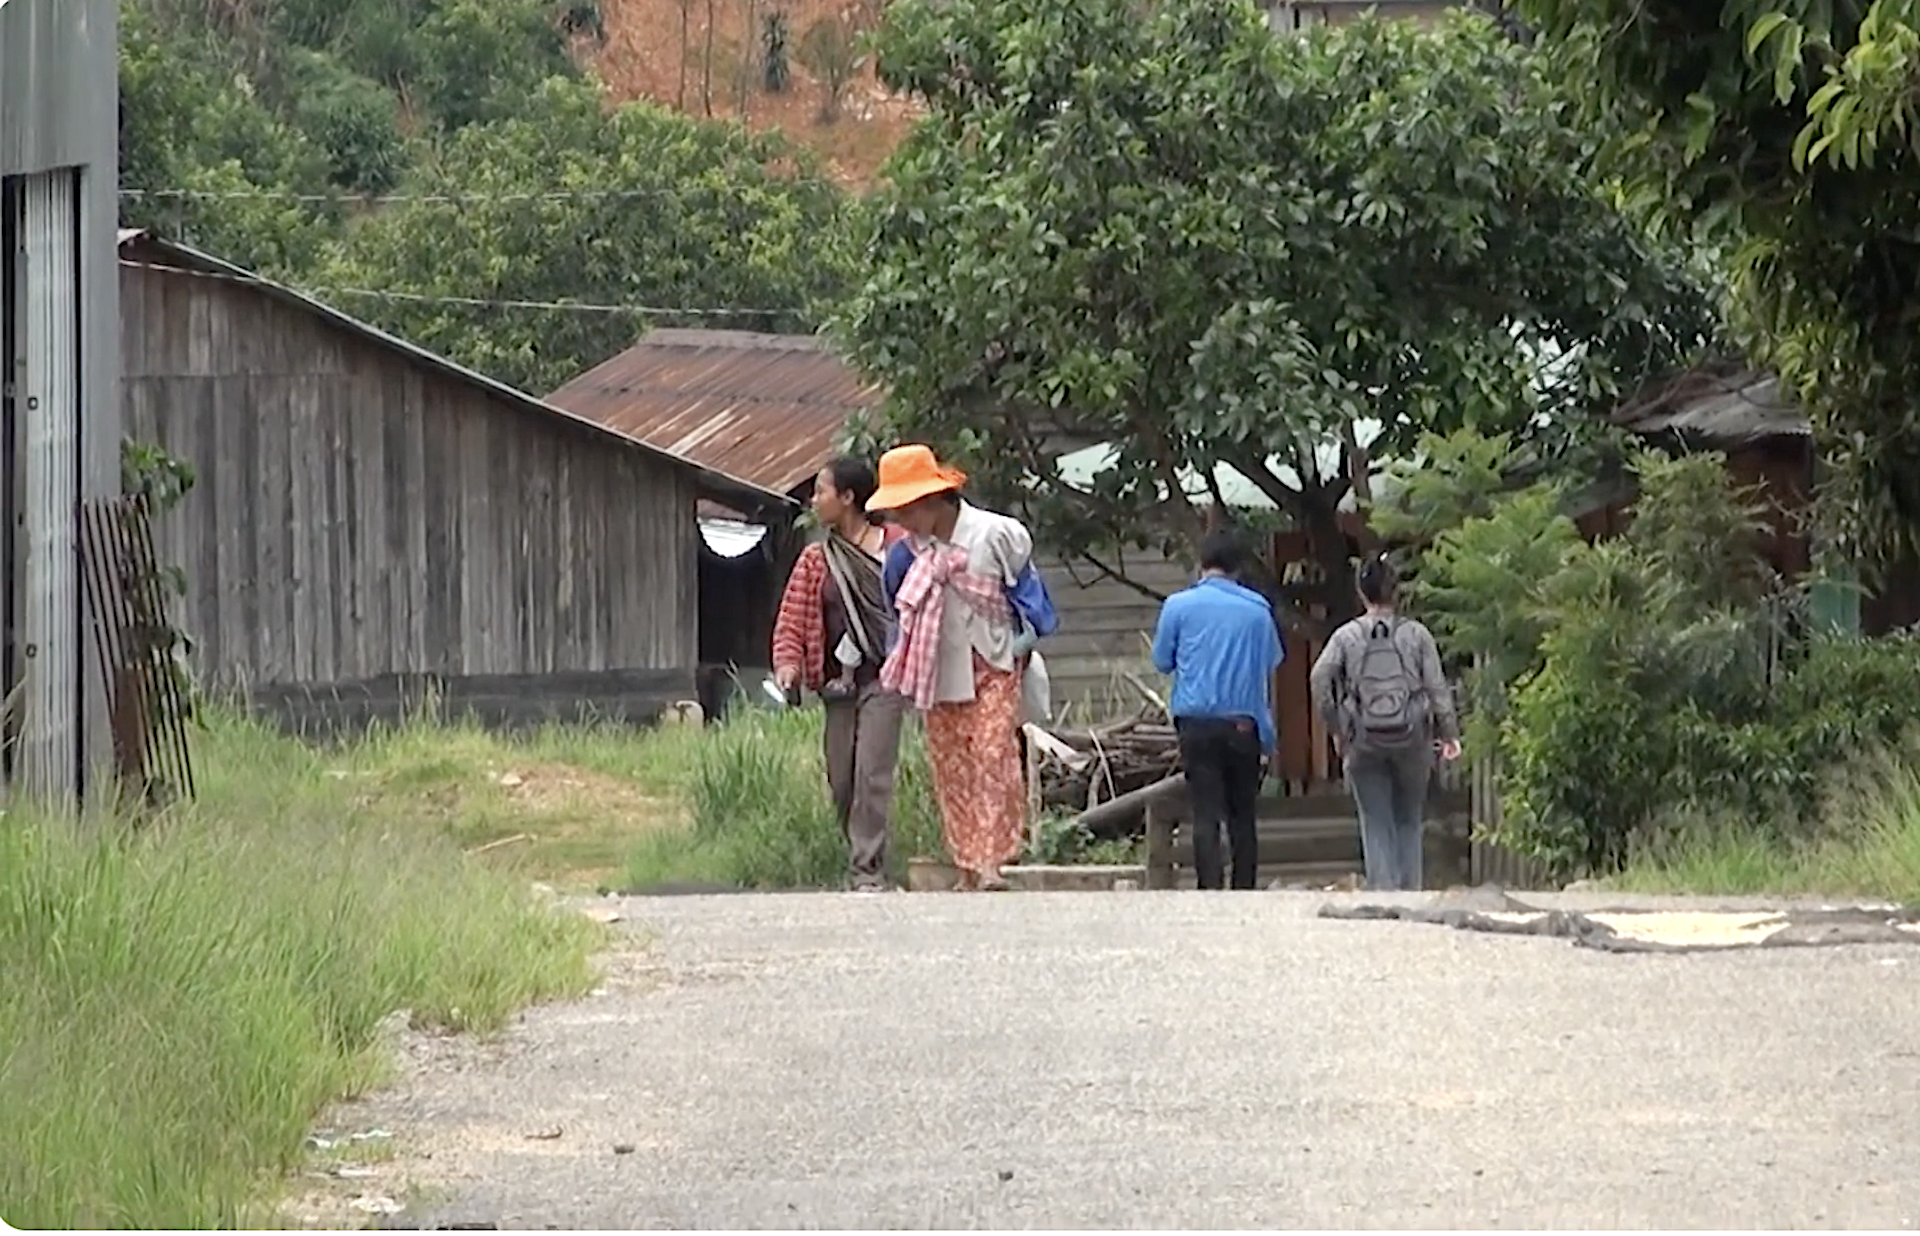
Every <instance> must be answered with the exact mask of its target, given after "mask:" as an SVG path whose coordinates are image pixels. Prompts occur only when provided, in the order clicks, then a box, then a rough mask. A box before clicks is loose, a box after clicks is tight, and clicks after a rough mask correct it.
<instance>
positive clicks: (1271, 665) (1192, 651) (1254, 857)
mask: <svg viewBox="0 0 1920 1236" xmlns="http://www.w3.org/2000/svg"><path fill="white" fill-rule="evenodd" d="M1246 565H1247V552H1246V550H1245V549H1244V548H1243V547H1242V546H1241V544H1240V542H1239V540H1238V539H1237V538H1235V537H1234V536H1233V535H1232V534H1231V533H1225V532H1219V533H1214V534H1213V535H1211V536H1209V537H1208V538H1207V539H1206V541H1205V543H1204V544H1202V546H1201V549H1200V580H1199V582H1198V583H1196V584H1194V585H1193V587H1191V588H1188V589H1186V590H1185V591H1183V592H1177V593H1175V594H1174V595H1172V596H1170V597H1168V598H1167V602H1166V604H1165V605H1163V606H1161V608H1160V623H1159V626H1158V628H1157V629H1156V630H1155V631H1154V635H1153V666H1154V668H1155V669H1157V670H1159V671H1160V672H1161V673H1163V674H1171V675H1172V676H1173V702H1172V704H1171V711H1172V713H1173V723H1174V726H1175V728H1176V730H1177V731H1178V733H1179V735H1180V760H1181V763H1182V764H1183V765H1184V766H1185V769H1186V774H1187V799H1188V802H1189V803H1190V804H1191V805H1192V809H1193V868H1194V875H1195V877H1196V878H1197V879H1198V882H1199V884H1200V887H1201V888H1219V887H1221V874H1222V873H1221V861H1220V829H1221V825H1223V824H1224V825H1225V826H1226V833H1227V842H1228V844H1229V846H1230V848H1231V851H1232V858H1233V887H1234V888H1252V887H1254V885H1255V882H1256V880H1257V878H1258V875H1259V863H1260V853H1259V848H1260V843H1259V836H1258V833H1257V831H1256V830H1255V827H1254V811H1255V800H1256V799H1257V798H1258V796H1259V793H1260V781H1261V778H1262V776H1263V770H1264V768H1265V764H1266V757H1267V755H1268V754H1269V753H1270V752H1272V751H1273V750H1274V746H1275V734H1274V726H1273V705H1272V683H1273V674H1274V671H1275V670H1276V669H1278V668H1279V666H1280V660H1281V658H1282V657H1284V656H1285V655H1286V653H1285V649H1284V648H1283V647H1282V646H1281V643H1280V629H1279V627H1278V625H1276V624H1275V622H1274V620H1273V607H1272V605H1270V604H1269V603H1268V601H1267V599H1266V598H1265V597H1263V596H1261V595H1260V594H1259V593H1257V592H1255V591H1254V590H1253V589H1251V588H1248V587H1245V586H1244V585H1242V584H1240V583H1238V582H1237V580H1236V578H1235V577H1236V576H1238V575H1239V574H1240V573H1241V571H1242V570H1243V568H1244V567H1245V566H1246Z"/></svg>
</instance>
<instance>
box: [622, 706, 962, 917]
mask: <svg viewBox="0 0 1920 1236" xmlns="http://www.w3.org/2000/svg"><path fill="white" fill-rule="evenodd" d="M823 725H824V714H823V713H822V711H821V710H820V709H818V708H801V709H788V710H784V711H779V712H770V711H765V710H758V709H740V710H738V711H735V712H734V713H732V714H731V715H729V716H728V717H727V718H726V719H724V720H722V721H720V722H719V723H717V724H715V725H713V726H711V727H709V728H708V729H707V730H706V731H705V732H704V734H702V735H701V736H700V738H699V739H698V741H696V742H695V743H694V744H693V745H692V747H691V749H690V750H689V751H688V753H687V757H686V762H685V766H684V779H683V781H682V793H683V796H684V800H685V804H686V809H687V818H686V820H685V821H684V822H683V823H679V824H677V825H672V826H667V827H662V828H659V829H656V830H654V831H652V832H649V833H645V834H643V835H641V836H639V837H637V838H636V839H635V842H634V848H633V850H632V852H631V854H630V857H629V859H628V863H627V884H628V886H629V887H632V888H638V889H646V888H659V887H670V886H687V885H693V886H718V887H725V888H748V889H791V888H832V887H837V886H838V885H839V884H840V883H841V882H842V881H843V880H844V878H845V875H846V868H847V848H846V842H845V840H844V839H842V837H841V835H840V827H839V825H838V824H836V823H835V822H834V818H833V808H832V804H831V803H830V802H829V801H828V798H827V784H826V772H825V765H824V763H823V757H822V754H821V737H822V726H823ZM888 848H889V855H890V862H891V865H892V866H893V868H894V872H893V874H894V875H895V877H896V878H902V877H904V874H905V869H906V860H907V859H909V858H911V857H915V856H918V855H923V854H937V853H939V852H940V851H941V847H940V823H939V813H938V809H937V808H936V807H935V805H934V802H933V791H932V785H931V782H930V780H929V774H928V772H927V764H926V751H925V746H924V744H923V742H922V740H921V732H920V727H919V725H918V724H917V723H916V722H913V721H909V722H908V725H907V730H906V732H905V733H904V734H903V735H902V738H901V756H900V765H899V772H898V777H897V780H896V785H895V791H894V832H893V836H892V838H891V843H890V845H889V847H888Z"/></svg>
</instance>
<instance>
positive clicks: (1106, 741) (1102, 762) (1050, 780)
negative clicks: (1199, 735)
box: [1027, 705, 1180, 815]
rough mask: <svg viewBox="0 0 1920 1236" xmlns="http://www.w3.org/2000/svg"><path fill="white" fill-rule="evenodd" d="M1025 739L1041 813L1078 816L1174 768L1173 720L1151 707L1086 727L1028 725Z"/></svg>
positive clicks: (1176, 744) (1177, 759) (1167, 774)
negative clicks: (1049, 727) (1044, 727)
mask: <svg viewBox="0 0 1920 1236" xmlns="http://www.w3.org/2000/svg"><path fill="white" fill-rule="evenodd" d="M1027 737H1028V742H1029V744H1030V745H1031V746H1032V748H1033V758H1034V761H1035V764H1036V766H1037V773H1038V777H1039V782H1040V806H1041V809H1042V810H1045V811H1057V812H1060V813H1063V814H1069V815H1078V814H1079V813H1080V812H1082V811H1085V810H1087V809H1088V808H1089V807H1096V806H1098V805H1100V804H1101V803H1104V802H1108V801H1111V800H1112V799H1115V798H1118V797H1119V796H1120V795H1122V794H1126V793H1129V792H1130V791H1133V790H1137V789H1140V788H1142V787H1144V786H1149V785H1153V784H1154V783H1156V782H1159V781H1163V780H1165V779H1166V778H1167V777H1170V776H1172V775H1173V774H1174V773H1176V772H1178V771H1180V743H1179V741H1178V739H1177V738H1176V737H1175V736H1174V730H1173V723H1172V722H1171V721H1169V720H1168V718H1167V714H1166V712H1165V711H1164V710H1163V709H1161V708H1159V707H1157V706H1153V705H1149V706H1147V707H1145V708H1142V709H1141V710H1140V712H1139V714H1138V715H1136V716H1133V717H1128V718H1126V719H1124V720H1120V721H1113V722H1109V723H1108V724H1106V725H1098V726H1094V727H1092V728H1090V729H1041V728H1039V727H1037V726H1029V727H1028V729H1027Z"/></svg>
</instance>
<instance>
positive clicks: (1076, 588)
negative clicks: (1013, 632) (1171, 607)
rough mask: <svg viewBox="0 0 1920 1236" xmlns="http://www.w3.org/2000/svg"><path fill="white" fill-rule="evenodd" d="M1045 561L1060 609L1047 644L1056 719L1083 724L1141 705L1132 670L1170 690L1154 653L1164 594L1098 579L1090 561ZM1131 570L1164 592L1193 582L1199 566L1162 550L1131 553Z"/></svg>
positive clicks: (1137, 578) (1050, 588)
mask: <svg viewBox="0 0 1920 1236" xmlns="http://www.w3.org/2000/svg"><path fill="white" fill-rule="evenodd" d="M1040 568H1041V573H1042V574H1043V575H1045V577H1046V581H1047V590H1048V591H1049V592H1051V593H1052V594H1053V603H1054V607H1055V608H1056V609H1058V610H1059V611H1060V630H1059V631H1058V632H1057V633H1056V634H1054V635H1052V636H1050V637H1049V638H1048V639H1047V641H1046V642H1045V644H1044V645H1042V648H1041V651H1042V652H1043V653H1044V654H1045V655H1046V659H1047V673H1048V676H1049V678H1050V680H1051V682H1052V686H1053V700H1054V719H1055V720H1056V721H1061V722H1063V723H1065V724H1072V725H1078V724H1082V723H1086V722H1098V721H1102V720H1106V719H1108V718H1110V717H1113V716H1117V715H1123V714H1129V713H1133V712H1135V711H1137V710H1138V709H1139V707H1140V705H1141V703H1142V700H1141V696H1140V693H1139V692H1138V691H1135V690H1134V689H1133V688H1132V687H1129V686H1127V685H1126V683H1125V682H1124V681H1122V680H1121V678H1120V674H1121V673H1122V672H1125V671H1131V672H1133V673H1135V674H1138V675H1139V676H1140V677H1141V679H1142V680H1143V681H1145V682H1146V683H1147V684H1148V685H1149V686H1152V687H1153V688H1154V689H1155V690H1158V691H1164V690H1165V689H1166V684H1165V682H1164V680H1162V679H1160V677H1159V676H1158V675H1156V674H1154V673H1153V668H1152V665H1151V663H1150V661H1149V658H1148V648H1149V644H1150V641H1151V640H1152V638H1153V628H1154V624H1155V623H1156V622H1158V621H1159V618H1160V603H1159V602H1158V601H1156V600H1154V599H1153V598H1152V597H1149V596H1145V595H1143V594H1142V593H1140V592H1138V591H1137V590H1135V589H1132V588H1129V587H1127V585H1125V584H1123V583H1120V582H1118V581H1116V580H1113V579H1110V578H1100V579H1096V578H1095V576H1096V575H1098V572H1097V571H1096V570H1095V569H1094V568H1092V567H1090V566H1088V565H1086V564H1085V563H1073V564H1071V565H1070V564H1068V563H1066V562H1065V561H1063V560H1061V559H1060V558H1057V557H1055V558H1042V559H1041V562H1040ZM1125 569H1126V572H1127V575H1128V577H1129V578H1131V579H1133V580H1135V581H1137V582H1139V583H1142V584H1145V585H1146V586H1148V587H1150V588H1153V589H1155V590H1157V591H1159V592H1161V593H1167V594H1171V593H1174V592H1177V591H1179V590H1180V589H1182V588H1184V587H1186V586H1187V585H1188V584H1190V583H1192V582H1193V574H1192V568H1190V567H1188V566H1186V565H1184V564H1182V563H1178V562H1172V561H1169V560H1167V559H1166V558H1164V557H1162V556H1159V555H1149V554H1145V553H1141V554H1138V555H1135V554H1129V555H1128V556H1127V558H1126V567H1125Z"/></svg>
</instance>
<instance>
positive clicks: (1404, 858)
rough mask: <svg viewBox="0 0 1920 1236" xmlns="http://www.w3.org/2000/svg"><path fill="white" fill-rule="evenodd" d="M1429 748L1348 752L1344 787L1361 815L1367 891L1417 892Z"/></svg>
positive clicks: (1422, 854)
mask: <svg viewBox="0 0 1920 1236" xmlns="http://www.w3.org/2000/svg"><path fill="white" fill-rule="evenodd" d="M1433 758H1434V757H1433V749H1432V748H1431V747H1429V746H1427V744H1425V743H1421V744H1420V745H1419V746H1417V747H1414V748H1411V749H1409V750H1405V751H1350V752H1348V753H1347V757H1346V760H1345V761H1344V762H1345V765H1346V773H1347V787H1348V788H1349V789H1351V790H1352V791H1353V805H1354V806H1355V807H1356V808H1358V810H1359V814H1360V848H1361V851H1362V853H1364V854H1365V856H1366V862H1367V887H1368V888H1370V889H1375V890H1383V891H1391V890H1399V891H1403V892H1417V891H1418V890H1419V888H1420V884H1421V877H1422V875H1423V874H1424V873H1423V868H1424V866H1425V861H1424V860H1425V849H1424V846H1423V827H1422V826H1423V822H1424V821H1423V819H1422V816H1423V814H1424V811H1425V808H1426V802H1427V780H1428V778H1429V777H1431V776H1432V775H1433Z"/></svg>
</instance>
